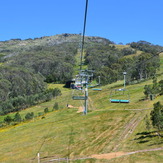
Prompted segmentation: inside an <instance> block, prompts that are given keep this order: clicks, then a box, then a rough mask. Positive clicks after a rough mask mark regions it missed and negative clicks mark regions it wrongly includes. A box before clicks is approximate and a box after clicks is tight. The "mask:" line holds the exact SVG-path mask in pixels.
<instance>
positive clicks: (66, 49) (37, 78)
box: [0, 34, 163, 114]
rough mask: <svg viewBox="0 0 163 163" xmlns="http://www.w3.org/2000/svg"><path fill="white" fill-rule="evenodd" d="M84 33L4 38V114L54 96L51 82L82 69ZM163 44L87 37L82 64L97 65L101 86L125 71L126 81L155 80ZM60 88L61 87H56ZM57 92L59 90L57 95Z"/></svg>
mask: <svg viewBox="0 0 163 163" xmlns="http://www.w3.org/2000/svg"><path fill="white" fill-rule="evenodd" d="M80 49H81V35H77V34H61V35H55V36H49V37H41V38H35V39H26V40H21V39H11V40H9V41H3V42H2V41H1V42H0V113H1V114H6V113H8V112H11V111H17V110H20V109H22V108H25V107H28V106H29V103H31V104H32V105H33V104H35V103H36V101H38V102H41V101H46V100H48V99H50V96H51V95H52V94H55V93H54V92H52V91H49V90H47V86H46V85H47V84H46V83H50V82H54V83H65V82H66V81H68V80H70V79H72V78H73V77H74V75H75V73H76V70H77V69H78V68H79V60H80V59H79V57H80ZM161 51H163V47H161V46H158V45H153V44H151V43H149V42H146V41H139V42H132V43H130V44H128V45H123V46H121V48H119V46H118V45H116V44H114V42H112V41H110V40H108V39H105V38H101V37H85V46H84V63H83V64H84V65H83V67H84V68H88V69H94V70H95V74H94V79H96V77H98V76H101V82H102V84H108V83H112V82H115V81H117V80H119V79H121V78H122V72H123V71H126V72H127V74H128V75H127V82H128V83H129V82H132V81H135V80H136V81H138V80H143V79H148V78H152V77H153V76H155V74H156V71H157V69H159V65H160V63H159V55H158V53H159V52H161ZM58 92H59V91H58ZM58 94H59V93H58Z"/></svg>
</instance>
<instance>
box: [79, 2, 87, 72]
mask: <svg viewBox="0 0 163 163" xmlns="http://www.w3.org/2000/svg"><path fill="white" fill-rule="evenodd" d="M87 10H88V0H86V5H85V16H84V27H83V36H82V45H81V56H80V70H82V61H83V51H84V38H85V29H86V22H87Z"/></svg>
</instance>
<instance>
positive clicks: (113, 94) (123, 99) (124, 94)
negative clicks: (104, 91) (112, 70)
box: [110, 88, 130, 103]
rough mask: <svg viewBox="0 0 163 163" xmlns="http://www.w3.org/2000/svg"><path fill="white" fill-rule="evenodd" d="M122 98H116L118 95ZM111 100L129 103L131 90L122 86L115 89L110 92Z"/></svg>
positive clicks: (112, 101)
mask: <svg viewBox="0 0 163 163" xmlns="http://www.w3.org/2000/svg"><path fill="white" fill-rule="evenodd" d="M117 96H118V97H120V98H116V97H117ZM110 102H111V103H129V102H130V98H129V92H128V90H127V89H124V88H120V89H113V90H111V92H110Z"/></svg>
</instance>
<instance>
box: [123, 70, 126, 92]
mask: <svg viewBox="0 0 163 163" xmlns="http://www.w3.org/2000/svg"><path fill="white" fill-rule="evenodd" d="M126 74H127V72H123V75H124V89H125V87H126Z"/></svg>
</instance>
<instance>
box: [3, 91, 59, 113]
mask: <svg viewBox="0 0 163 163" xmlns="http://www.w3.org/2000/svg"><path fill="white" fill-rule="evenodd" d="M60 95H61V91H60V89H59V88H54V89H47V90H46V91H44V92H41V93H37V94H34V95H30V96H25V95H24V96H17V97H14V98H9V99H8V100H6V101H4V102H0V115H5V114H8V113H10V112H17V111H20V110H23V109H25V108H28V107H30V106H33V105H36V104H39V103H42V102H47V101H49V100H51V99H52V98H54V97H57V96H60Z"/></svg>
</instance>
